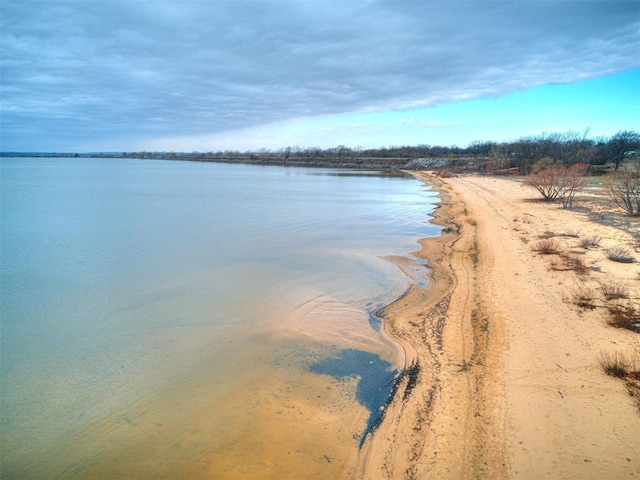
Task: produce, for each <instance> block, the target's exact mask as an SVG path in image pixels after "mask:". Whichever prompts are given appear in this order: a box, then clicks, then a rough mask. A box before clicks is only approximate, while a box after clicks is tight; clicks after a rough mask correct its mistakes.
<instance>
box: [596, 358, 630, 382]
mask: <svg viewBox="0 0 640 480" xmlns="http://www.w3.org/2000/svg"><path fill="white" fill-rule="evenodd" d="M598 363H599V364H600V366H601V367H602V370H604V373H606V374H607V375H610V376H612V377H616V378H625V377H627V376H628V375H629V373H630V372H631V370H632V367H633V366H632V359H631V358H629V356H628V355H625V354H623V353H621V352H614V353H611V352H601V353H600V355H599V356H598Z"/></svg>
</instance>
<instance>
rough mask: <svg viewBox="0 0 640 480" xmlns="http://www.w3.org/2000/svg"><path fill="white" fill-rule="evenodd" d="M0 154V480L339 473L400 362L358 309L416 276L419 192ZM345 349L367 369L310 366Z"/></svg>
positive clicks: (409, 184)
mask: <svg viewBox="0 0 640 480" xmlns="http://www.w3.org/2000/svg"><path fill="white" fill-rule="evenodd" d="M0 161H1V166H2V171H1V174H2V177H1V182H2V193H1V195H2V233H1V234H2V249H1V255H2V273H1V275H2V277H1V282H2V295H1V297H2V298H1V301H2V320H1V322H2V330H1V336H0V342H1V345H0V346H1V348H0V355H1V364H0V366H1V369H0V379H1V384H0V387H1V390H0V396H1V402H2V405H1V406H2V409H1V410H2V411H1V413H0V415H1V418H0V429H1V431H0V434H1V437H0V440H1V441H0V457H1V460H0V462H1V470H0V473H1V474H2V475H1V476H2V477H3V478H5V477H6V478H38V477H40V478H41V477H47V478H68V477H75V478H106V477H108V478H162V477H167V478H225V479H226V478H280V479H282V478H323V476H324V478H329V477H331V478H334V477H335V476H336V475H338V476H340V475H344V474H346V473H348V468H350V467H349V464H350V463H349V462H350V461H351V460H352V458H353V455H356V454H357V448H358V442H359V441H360V439H361V438H362V435H363V434H364V432H365V431H366V428H367V424H368V422H370V421H371V412H372V411H373V410H375V406H374V405H373V404H372V403H371V402H372V401H373V400H371V399H372V398H374V397H375V395H374V394H372V393H370V392H373V391H375V388H376V386H375V385H376V381H378V382H379V385H380V388H382V386H383V385H384V384H386V383H387V382H388V377H389V375H392V372H393V370H394V369H395V368H397V366H396V352H395V350H394V348H393V346H392V345H391V343H390V342H388V341H387V340H385V339H384V338H383V336H382V335H381V334H380V332H379V329H377V328H376V327H377V326H378V325H377V323H376V321H375V317H373V316H372V313H373V312H375V310H376V309H377V308H379V307H381V306H382V305H384V304H386V303H388V302H390V301H391V300H393V299H394V298H396V297H398V296H399V295H400V294H401V293H402V292H403V291H404V290H405V289H406V288H407V286H408V284H409V281H418V282H423V281H424V275H425V273H426V272H425V267H424V266H423V265H421V264H419V263H418V262H415V261H414V260H413V258H412V257H411V256H410V252H412V251H414V250H416V249H417V247H418V246H417V244H416V240H417V239H418V238H422V237H427V236H431V235H435V234H437V233H438V232H439V229H438V228H437V227H434V226H431V225H429V224H428V221H429V220H430V216H429V214H430V212H431V211H432V209H433V205H434V203H435V201H436V197H435V194H434V193H433V192H431V191H430V190H429V189H428V188H427V187H425V186H423V185H422V184H421V182H419V181H417V180H415V179H413V178H411V177H393V176H379V175H375V174H374V173H372V172H367V173H366V174H365V175H362V174H361V173H362V172H358V174H354V175H352V174H350V173H355V172H347V171H335V170H328V169H299V168H283V167H259V166H247V165H224V164H199V163H186V162H166V161H154V160H122V159H118V160H115V159H99V160H98V159H25V158H22V159H7V158H4V159H1V160H0ZM392 255H400V256H404V257H406V258H407V259H408V264H409V265H411V268H409V269H407V268H405V271H407V272H408V274H409V276H410V277H412V278H409V276H407V274H404V273H402V272H401V271H400V269H399V268H398V267H396V265H395V264H393V263H391V262H390V261H389V260H387V259H386V258H387V257H388V256H392ZM345 352H346V353H345ZM349 352H360V353H355V354H354V353H349ZM345 355H347V356H348V355H356V357H354V358H368V357H366V356H367V355H373V356H374V357H372V358H375V359H377V360H375V362H374V364H375V365H377V366H380V365H383V366H384V367H383V368H381V369H380V368H379V369H378V370H376V373H374V374H371V375H367V380H366V382H365V383H362V382H360V383H359V380H360V379H361V378H363V377H364V374H363V371H362V370H354V371H348V372H345V373H336V372H335V371H329V370H326V371H321V370H318V368H319V367H317V366H318V365H330V363H326V362H328V361H330V360H329V359H332V358H333V359H336V358H338V359H339V358H345ZM371 361H373V360H371ZM323 362H324V363H323ZM385 362H386V363H385ZM314 365H315V366H316V367H314ZM364 386H366V388H367V389H369V390H367V392H369V393H367V397H366V398H367V399H368V400H363V397H362V395H361V394H360V393H359V392H362V391H363V388H364ZM301 475H302V477H301ZM327 476H329V477H327Z"/></svg>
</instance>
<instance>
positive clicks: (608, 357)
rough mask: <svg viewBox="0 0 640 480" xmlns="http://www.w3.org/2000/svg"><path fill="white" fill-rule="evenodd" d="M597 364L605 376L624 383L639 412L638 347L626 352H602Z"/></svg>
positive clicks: (639, 356)
mask: <svg viewBox="0 0 640 480" xmlns="http://www.w3.org/2000/svg"><path fill="white" fill-rule="evenodd" d="M598 363H599V364H600V367H601V368H602V370H603V371H604V372H605V373H606V374H607V375H610V376H612V377H615V378H619V379H621V380H623V381H624V383H625V386H626V387H627V391H628V392H629V395H630V396H631V398H633V402H634V404H635V406H636V408H637V409H638V410H639V411H640V346H637V347H635V349H633V350H629V351H627V352H613V353H612V352H602V353H600V355H599V356H598Z"/></svg>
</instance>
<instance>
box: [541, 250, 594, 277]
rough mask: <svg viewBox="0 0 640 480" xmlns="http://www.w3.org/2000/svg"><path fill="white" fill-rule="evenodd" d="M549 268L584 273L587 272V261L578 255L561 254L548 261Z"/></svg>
mask: <svg viewBox="0 0 640 480" xmlns="http://www.w3.org/2000/svg"><path fill="white" fill-rule="evenodd" d="M549 268H550V269H551V270H560V271H563V270H572V271H574V272H576V273H577V274H578V275H586V274H587V273H589V267H588V266H587V262H586V261H585V260H584V258H582V257H581V256H579V255H565V254H561V255H560V257H559V258H558V259H552V260H551V261H550V262H549Z"/></svg>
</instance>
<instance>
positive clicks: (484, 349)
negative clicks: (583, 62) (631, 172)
mask: <svg viewBox="0 0 640 480" xmlns="http://www.w3.org/2000/svg"><path fill="white" fill-rule="evenodd" d="M416 175H417V176H418V177H419V178H422V179H423V180H425V182H428V183H434V182H435V184H436V186H437V188H438V190H439V191H440V193H441V196H442V206H441V207H439V208H438V210H437V211H436V219H435V222H436V223H438V224H440V225H443V226H444V227H445V230H444V232H443V235H442V236H441V237H439V238H436V239H431V240H424V241H422V242H421V246H422V249H421V251H420V252H418V253H416V255H417V256H419V257H422V258H425V259H426V260H427V262H428V264H429V265H430V267H431V268H432V269H433V270H432V272H431V277H432V278H431V287H430V288H429V289H428V290H423V289H420V288H417V287H415V288H411V289H410V290H409V291H408V292H407V294H406V295H404V296H403V297H402V298H400V299H399V300H398V301H396V302H395V303H393V304H392V305H390V306H389V307H388V308H387V309H385V311H384V312H383V316H384V318H385V328H386V330H387V333H388V334H389V336H390V337H392V338H394V339H395V340H396V341H397V342H398V344H399V346H400V347H401V350H402V351H403V352H404V363H405V368H406V372H407V374H406V375H404V377H403V380H402V382H400V384H399V385H398V390H397V393H396V395H395V397H394V400H393V402H392V403H391V404H390V405H389V406H388V407H387V411H386V415H385V419H384V421H383V422H382V424H381V425H380V427H379V428H378V429H377V431H376V432H375V434H374V435H373V436H372V437H371V438H370V439H369V441H368V442H367V443H366V444H365V445H364V447H363V449H362V451H361V457H360V459H359V467H358V472H357V474H356V475H355V476H356V477H357V478H364V479H414V478H415V479H418V478H420V479H426V478H434V479H442V478H446V479H471V478H486V479H499V478H523V479H539V478H563V479H573V478H575V479H619V478H630V477H638V476H640V411H639V410H638V407H637V405H635V403H634V399H633V398H632V396H630V394H629V392H628V390H627V388H626V386H625V383H624V382H623V381H622V380H620V379H616V378H613V377H611V376H608V375H605V373H604V372H603V369H602V367H601V366H600V363H599V358H601V357H602V355H603V354H604V355H606V354H613V353H615V352H626V353H629V352H633V351H635V352H638V351H639V350H638V349H639V348H640V335H639V334H638V333H635V332H633V331H630V330H627V329H619V328H613V327H611V326H609V325H608V324H607V322H606V318H607V312H608V310H607V307H608V306H610V305H611V301H610V300H607V299H606V298H604V295H603V291H604V290H603V288H604V287H603V286H605V285H612V284H614V285H618V286H620V287H621V288H623V289H624V291H625V292H626V295H627V297H628V298H629V299H631V300H626V301H633V300H636V299H637V298H638V297H639V296H640V278H639V275H638V266H637V265H638V264H637V263H636V262H637V260H638V259H640V254H638V253H637V252H635V250H634V249H635V248H636V246H637V241H636V240H635V239H634V237H633V236H632V234H631V232H630V229H631V228H633V227H630V226H629V224H627V225H616V224H615V222H611V221H609V222H596V221H595V220H594V215H596V216H597V215H598V213H599V212H598V208H599V207H598V203H597V202H593V201H592V200H593V199H594V198H596V197H593V198H591V197H590V195H592V193H593V192H590V190H587V191H585V192H583V194H582V195H581V196H580V197H579V198H578V199H577V203H576V208H575V209H573V210H565V209H563V208H562V205H561V204H556V203H551V204H549V203H544V202H542V201H540V200H539V196H538V195H537V192H536V191H535V190H534V189H533V188H532V187H529V186H525V185H523V184H521V183H520V182H519V181H518V180H517V179H511V178H495V177H472V176H466V177H456V178H445V179H437V178H435V177H433V176H431V175H429V174H427V173H417V174H416ZM596 193H597V192H596ZM601 217H602V218H605V216H604V215H601ZM542 238H553V239H554V242H557V245H559V247H560V254H555V255H543V254H540V253H539V252H536V251H535V246H536V244H537V242H539V241H540V239H542ZM584 238H591V239H597V240H598V241H597V242H596V243H597V245H594V246H591V247H590V248H583V246H581V240H582V239H584ZM617 246H623V247H625V248H626V249H628V250H629V251H631V252H633V255H634V257H636V262H634V263H618V262H614V261H611V260H609V259H608V258H607V256H606V255H605V250H606V249H607V248H611V247H617ZM563 255H564V257H563ZM564 258H574V259H575V258H580V259H581V260H582V262H583V263H584V264H586V267H587V268H586V271H584V272H583V273H580V274H578V273H576V271H575V269H573V268H568V267H567V265H566V262H565V260H564ZM584 289H587V290H589V291H591V292H593V293H594V298H593V299H591V301H590V302H589V305H587V306H586V307H585V306H579V305H577V303H579V302H576V300H575V299H576V298H577V296H578V293H579V292H581V291H583V290H584ZM626 353H625V354H626Z"/></svg>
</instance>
